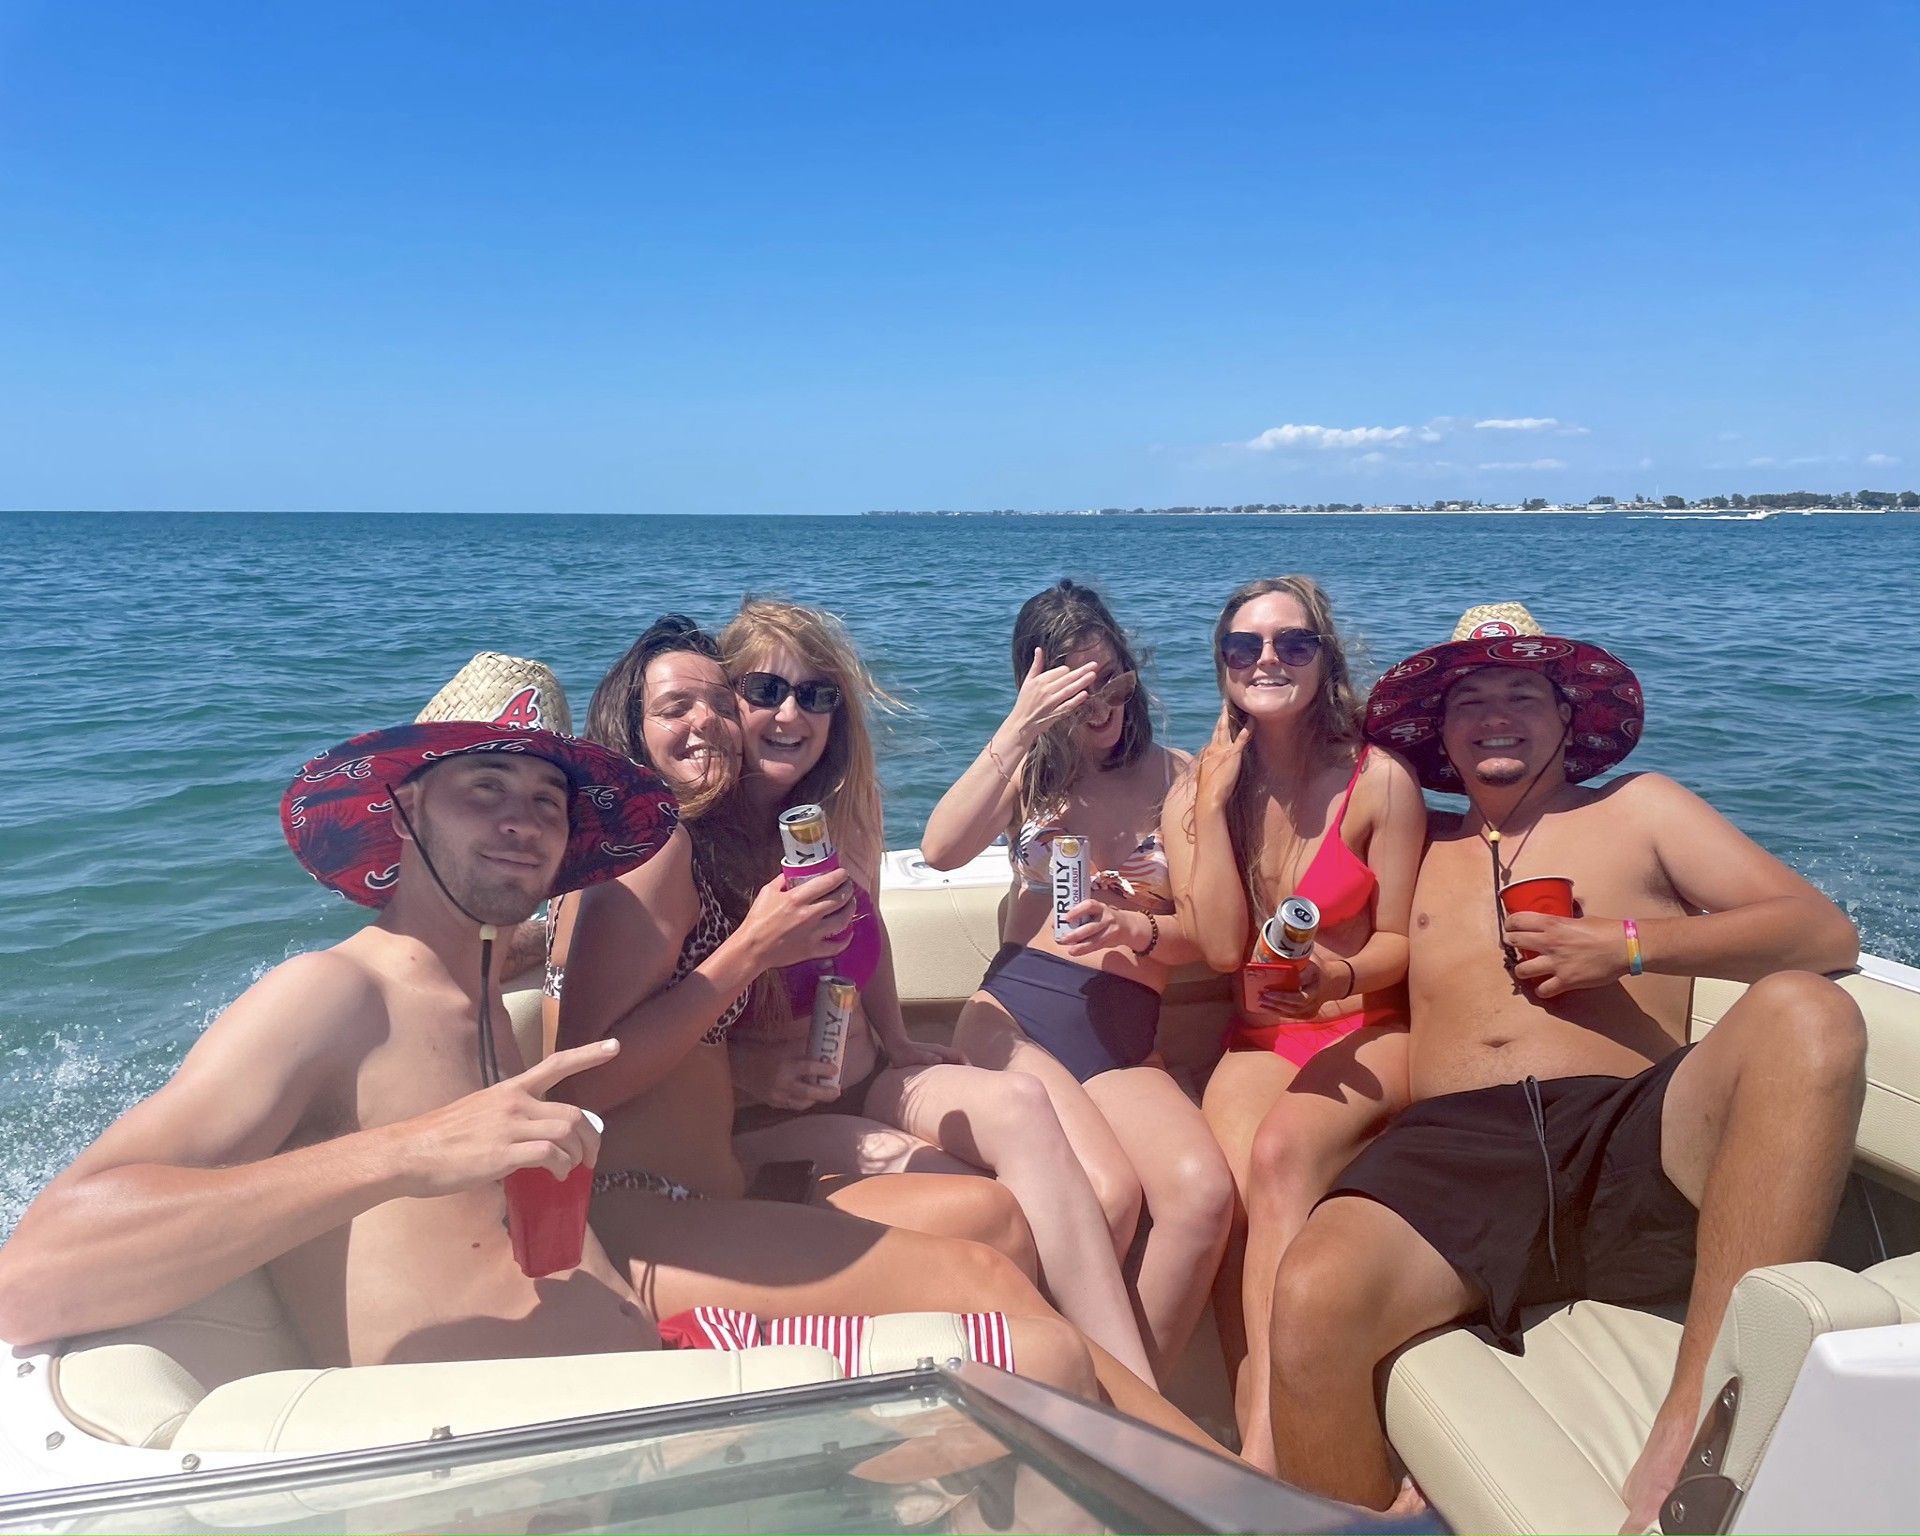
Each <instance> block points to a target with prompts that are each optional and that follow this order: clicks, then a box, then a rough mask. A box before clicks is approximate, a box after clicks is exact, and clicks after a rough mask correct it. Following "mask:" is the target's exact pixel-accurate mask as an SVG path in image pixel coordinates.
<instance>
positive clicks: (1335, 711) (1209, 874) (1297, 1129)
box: [1167, 576, 1426, 1471]
mask: <svg viewBox="0 0 1920 1536" xmlns="http://www.w3.org/2000/svg"><path fill="white" fill-rule="evenodd" d="M1213 649H1214V667H1215V676H1216V678H1217V680H1218V682H1219V686H1220V695H1221V711H1220V720H1219V723H1218V725H1217V726H1216V728H1215V731H1214V736H1213V740H1212V742H1211V743H1210V744H1209V745H1208V746H1207V748H1206V749H1205V750H1204V751H1203V752H1202V753H1201V754H1200V756H1199V758H1198V759H1197V761H1196V763H1195V771H1194V772H1193V773H1192V774H1190V775H1188V776H1187V777H1185V778H1183V779H1182V781H1181V782H1180V784H1178V785H1177V786H1176V787H1175V789H1174V792H1173V793H1172V794H1171V795H1169V796H1168V799H1167V807H1168V816H1167V826H1168V827H1169V828H1172V829H1178V830H1177V835H1176V836H1175V837H1174V838H1173V839H1172V843H1171V846H1170V848H1169V850H1168V851H1169V854H1170V856H1171V861H1172V868H1173V883H1174V893H1175V900H1176V903H1177V905H1178V908H1179V911H1180V914H1181V916H1182V918H1183V919H1184V920H1185V922H1186V923H1187V925H1188V930H1189V931H1190V932H1192V933H1194V934H1195V935H1197V936H1198V942H1199V948H1200V950H1201V952H1202V954H1203V955H1204V956H1205V958H1206V961H1207V963H1208V964H1209V965H1211V966H1212V967H1213V969H1215V970H1216V971H1226V972H1234V973H1237V978H1236V988H1235V990H1236V994H1237V1002H1238V1005H1239V1011H1238V1014H1237V1016H1236V1017H1235V1019H1234V1022H1233V1027H1232V1031H1231V1033H1230V1035H1229V1037H1228V1042H1227V1053H1226V1055H1225V1056H1224V1057H1223V1058H1222V1059H1221V1061H1220V1063H1219V1065H1218V1066H1217V1067H1216V1068H1215V1069H1214V1072H1213V1075H1212V1077H1211V1078H1210V1079H1209V1081H1208V1083H1207V1089H1206V1095H1205V1099H1204V1101H1203V1108H1204V1111H1205V1114H1206V1117H1207V1122H1208V1124H1209V1125H1211V1126H1212V1127H1213V1131H1214V1134H1215V1135H1216V1136H1217V1137H1218V1138H1219V1141H1220V1145H1221V1147H1222V1148H1223V1149H1224V1150H1225V1151H1226V1154H1227V1158H1228V1161H1229V1163H1230V1165H1231V1166H1232V1168H1233V1173H1234V1182H1235V1186H1236V1188H1237V1189H1238V1190H1239V1193H1240V1197H1241V1203H1242V1206H1243V1208H1244V1210H1245V1212H1246V1253H1245V1261H1244V1263H1243V1264H1242V1265H1241V1266H1240V1276H1241V1282H1240V1295H1239V1298H1238V1299H1239V1301H1240V1303H1241V1306H1240V1308H1239V1310H1240V1311H1241V1313H1242V1316H1243V1320H1244V1327H1245V1342H1246V1365H1247V1369H1246V1370H1245V1371H1244V1372H1243V1373H1242V1379H1241V1382H1240V1389H1241V1390H1240V1391H1239V1392H1238V1393H1237V1394H1236V1396H1237V1400H1238V1405H1239V1416H1240V1423H1241V1445H1242V1452H1241V1454H1242V1455H1244V1456H1245V1457H1247V1459H1248V1460H1250V1461H1252V1462H1253V1463H1254V1464H1255V1465H1257V1466H1260V1467H1262V1468H1264V1469H1266V1470H1268V1471H1271V1470H1272V1469H1273V1465H1274V1462H1273V1444H1272V1436H1271V1433H1270V1430H1269V1427H1268V1425H1269V1419H1268V1407H1267V1380H1268V1375H1269V1369H1270V1361H1269V1356H1268V1348H1267V1341H1268V1337H1269V1332H1268V1321H1269V1320H1268V1313H1269V1310H1270V1308H1271V1305H1272V1297H1273V1275H1274V1271H1275V1269H1276V1268H1277V1267H1278V1264H1279V1260H1280V1255H1281V1254H1282V1253H1283V1252H1284V1251H1285V1249H1286V1245H1287V1244H1288V1243H1289V1242H1290V1241H1292V1239H1293V1235H1294V1234H1295V1233H1296V1232H1298V1231H1299V1229H1300V1226H1301V1225H1302V1223H1304V1222H1305V1220H1306V1217H1307V1213H1308V1211H1310V1210H1311V1209H1312V1207H1313V1203H1314V1202H1315V1201H1316V1200H1317V1199H1318V1198H1319V1197H1320V1195H1322V1194H1323V1193H1325V1191H1326V1189H1327V1188H1328V1186H1329V1185H1330V1183H1331V1182H1332V1180H1333V1178H1334V1176H1335V1175H1336V1174H1337V1173H1338V1172H1339V1171H1340V1169H1341V1168H1342V1167H1343V1166H1345V1164H1346V1162H1347V1161H1348V1159H1349V1158H1351V1157H1352V1155H1353V1154H1354V1153H1355V1152H1357V1151H1358V1150H1359V1148H1360V1147H1361V1146H1362V1145H1363V1144H1364V1143H1365V1141H1366V1140H1367V1139H1368V1138H1369V1137H1370V1136H1371V1135H1372V1134H1373V1133H1374V1132H1375V1131H1377V1130H1378V1129H1379V1128H1380V1126H1381V1125H1382V1124H1384V1122H1385V1121H1386V1119H1387V1117H1388V1116H1390V1115H1391V1114H1393V1113H1395V1112H1396V1111H1397V1110H1398V1109H1399V1108H1401V1107H1402V1106H1403V1105H1404V1104H1405V1103H1406V1101H1407V1065H1406V1028H1405V1025H1406V994H1405V981H1406V973H1407V921H1408V914H1409V910H1410V908H1411V905H1412V900H1413V882H1414V876H1415V874H1416V873H1417V871H1418V868H1419V863H1420V850H1421V844H1422V841H1423V839H1424V835H1425V831H1426V808H1425V804H1424V802H1423V801H1422V800H1421V798H1420V788H1419V785H1418V784H1417V783H1416V782H1415V781H1414V777H1413V774H1412V771H1411V770H1410V769H1409V768H1408V767H1407V765H1406V764H1405V763H1403V762H1402V761H1401V760H1400V759H1399V758H1397V757H1395V756H1393V755H1392V754H1391V753H1388V752H1384V751H1380V750H1378V749H1377V748H1368V747H1367V746H1366V744H1365V741H1364V739H1363V738H1362V736H1361V733H1360V704H1359V699H1358V696H1357V695H1356V693H1355V691H1354V687H1353V683H1352V679H1351V676H1350V674H1349V671H1348V665H1347V657H1346V652H1345V650H1344V649H1343V647H1342V645H1341V642H1340V636H1339V632H1338V631H1337V630H1336V629H1335V627H1334V621H1333V610H1332V606H1331V605H1330V604H1329V603H1328V601H1327V598H1326V595H1325V594H1324V593H1323V592H1322V591H1321V590H1320V588H1319V586H1318V585H1317V584H1316V583H1315V582H1314V581H1312V580H1311V579H1310V578H1308V577H1305V576H1281V577H1274V578H1270V579H1267V580H1262V581H1254V582H1249V583H1248V584H1247V585H1246V586H1243V587H1241V588H1240V589H1239V590H1238V591H1236V592H1235V593H1234V594H1233V595H1232V596H1231V597H1229V598H1228V599H1227V601H1226V605H1225V606H1224V607H1223V608H1222V609H1221V611H1220V617H1219V620H1218V622H1217V623H1216V624H1215V625H1214V631H1213ZM1290 896H1304V897H1306V898H1307V899H1308V900H1310V901H1312V902H1313V903H1314V904H1315V906H1316V908H1317V909H1318V912H1319V932H1318V935H1317V938H1316V941H1315V944H1314V947H1313V951H1312V954H1311V956H1310V957H1308V959H1307V962H1306V964H1305V965H1304V967H1302V968H1301V970H1300V973H1299V975H1298V979H1297V982H1296V983H1295V984H1294V985H1292V986H1285V985H1280V986H1275V985H1263V984H1262V978H1261V973H1260V972H1259V971H1258V970H1257V969H1254V970H1248V969H1247V966H1248V960H1249V953H1250V951H1251V950H1252V947H1253V942H1254V938H1255V935H1256V934H1257V933H1258V932H1259V931H1260V928H1261V925H1262V924H1263V923H1264V922H1265V921H1266V920H1267V919H1268V918H1269V917H1271V916H1272V915H1273V913H1274V911H1275V910H1276V908H1278V907H1279V905H1280V904H1281V903H1282V902H1283V901H1285V900H1286V899H1287V898H1288V897H1290ZM1231 1268H1232V1267H1231V1266H1229V1270H1228V1272H1229V1273H1231ZM1234 1299H1235V1298H1232V1297H1228V1298H1224V1300H1225V1301H1226V1303H1227V1305H1225V1306H1223V1308H1222V1311H1223V1313H1225V1314H1226V1315H1227V1316H1228V1317H1229V1318H1230V1317H1231V1314H1232V1312H1233V1311H1234V1310H1235V1309H1234V1307H1233V1306H1232V1304H1231V1303H1232V1301H1233V1300H1234ZM1228 1343H1229V1350H1228V1353H1229V1356H1230V1357H1232V1356H1234V1355H1237V1354H1238V1353H1239V1351H1238V1350H1237V1349H1234V1348H1233V1347H1232V1344H1233V1341H1232V1340H1231V1339H1229V1340H1228Z"/></svg>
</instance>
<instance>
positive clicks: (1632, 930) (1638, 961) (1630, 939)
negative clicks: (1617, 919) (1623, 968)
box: [1620, 917, 1647, 976]
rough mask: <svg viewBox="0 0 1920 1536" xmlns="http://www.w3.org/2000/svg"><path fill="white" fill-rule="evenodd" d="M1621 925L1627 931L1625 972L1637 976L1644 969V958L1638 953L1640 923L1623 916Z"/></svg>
mask: <svg viewBox="0 0 1920 1536" xmlns="http://www.w3.org/2000/svg"><path fill="white" fill-rule="evenodd" d="M1620 926H1621V927H1623V928H1625V929H1626V931H1627V974H1628V975H1629V976H1639V975H1641V974H1642V973H1644V972H1645V970H1646V968H1647V967H1646V959H1645V957H1644V956H1643V955H1642V954H1641V953H1640V925H1639V924H1638V923H1636V922H1635V921H1634V920H1633V919H1632V918H1630V917H1629V918H1625V919H1623V920H1622V922H1621V925H1620Z"/></svg>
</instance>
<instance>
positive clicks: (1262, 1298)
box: [1240, 1025, 1407, 1472]
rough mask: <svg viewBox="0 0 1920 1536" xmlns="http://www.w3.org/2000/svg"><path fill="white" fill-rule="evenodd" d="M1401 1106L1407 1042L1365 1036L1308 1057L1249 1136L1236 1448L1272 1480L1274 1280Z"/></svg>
mask: <svg viewBox="0 0 1920 1536" xmlns="http://www.w3.org/2000/svg"><path fill="white" fill-rule="evenodd" d="M1406 1103H1407V1032H1406V1031H1405V1030H1404V1029H1399V1028H1394V1027H1390V1026H1384V1025H1380V1026H1372V1027H1369V1028H1365V1029H1359V1030H1356V1031H1354V1033H1353V1034H1351V1035H1349V1036H1348V1037H1347V1038H1346V1039H1344V1040H1340V1041H1336V1042H1335V1043H1334V1044H1332V1045H1330V1046H1328V1047H1326V1048H1325V1049H1324V1050H1322V1051H1320V1052H1318V1053H1317V1054H1315V1056H1314V1057H1313V1059H1312V1060H1311V1061H1309V1062H1308V1063H1307V1064H1306V1065H1305V1066H1304V1067H1302V1068H1301V1069H1300V1070H1299V1072H1298V1074H1297V1075H1296V1076H1295V1077H1294V1079H1293V1081H1292V1083H1290V1084H1289V1085H1288V1087H1287V1090H1286V1092H1284V1093H1282V1094H1281V1095H1280V1096H1279V1098H1278V1100H1277V1101H1276V1102H1275V1103H1274V1106H1273V1108H1272V1109H1270V1110H1269V1111H1268V1112H1267V1115H1266V1118H1265V1119H1263V1120H1262V1121H1261V1122H1260V1128H1259V1129H1258V1130H1257V1131H1256V1132H1255V1133H1254V1138H1253V1149H1252V1153H1251V1164H1250V1176H1249V1179H1248V1189H1247V1259H1246V1268H1245V1271H1244V1274H1243V1278H1242V1282H1241V1284H1242V1295H1243V1296H1244V1297H1245V1306H1246V1319H1247V1374H1248V1377H1249V1381H1248V1388H1249V1390H1248V1404H1249V1411H1248V1414H1247V1420H1246V1423H1245V1424H1244V1425H1242V1427H1241V1440H1240V1443H1241V1447H1242V1454H1243V1455H1244V1456H1245V1457H1246V1458H1247V1460H1248V1461H1250V1462H1251V1463H1252V1464H1253V1465H1254V1466H1256V1467H1258V1468H1259V1469H1260V1470H1261V1471H1263V1472H1272V1471H1274V1470H1275V1469H1274V1465H1273V1461H1272V1453H1273V1425H1272V1423H1271V1422H1270V1420H1269V1419H1268V1417H1267V1402H1268V1398H1269V1395H1270V1394H1269V1381H1270V1379H1271V1375H1272V1361H1271V1359H1270V1356H1269V1354H1268V1348H1267V1342H1268V1334H1267V1327H1268V1322H1269V1319H1270V1317H1271V1314H1272V1311H1273V1276H1274V1271H1275V1270H1277V1269H1278V1268H1279V1267H1280V1256H1281V1255H1282V1254H1284V1253H1285V1252H1286V1251H1287V1245H1288V1244H1289V1243H1291V1242H1292V1241H1293V1239H1294V1238H1295V1236H1297V1235H1298V1233H1299V1231H1300V1229H1301V1228H1302V1227H1303V1226H1305V1225H1306V1221H1307V1216H1308V1214H1309V1213H1310V1212H1311V1211H1312V1210H1313V1206H1314V1202H1315V1201H1317V1200H1318V1199H1319V1198H1320V1197H1321V1196H1322V1195H1324V1194H1325V1193H1326V1192H1327V1191H1328V1190H1329V1189H1330V1188H1331V1187H1332V1186H1333V1181H1334V1179H1335V1178H1337V1177H1338V1176H1339V1174H1340V1171H1341V1170H1342V1169H1343V1168H1345V1167H1346V1166H1347V1164H1348V1163H1350V1162H1352V1161H1353V1159H1354V1157H1355V1156H1356V1155H1357V1154H1358V1153H1359V1151H1360V1149H1361V1148H1362V1147H1364V1146H1365V1145H1366V1144H1367V1143H1368V1142H1369V1141H1371V1140H1372V1139H1373V1138H1374V1137H1375V1136H1376V1135H1378V1134H1379V1132H1380V1130H1381V1128H1382V1127H1383V1126H1385V1125H1386V1123H1387V1121H1388V1119H1389V1118H1390V1117H1391V1116H1393V1115H1396V1114H1398V1113H1399V1112H1400V1111H1401V1110H1402V1109H1404V1108H1405V1107H1406Z"/></svg>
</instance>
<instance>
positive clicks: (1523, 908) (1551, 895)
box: [1500, 875, 1573, 960]
mask: <svg viewBox="0 0 1920 1536" xmlns="http://www.w3.org/2000/svg"><path fill="white" fill-rule="evenodd" d="M1500 907H1501V910H1502V911H1504V912H1505V913H1506V914H1507V915H1508V916H1509V917H1511V916H1512V915H1513V914H1514V913H1515V912H1544V913H1545V914H1546V915H1547V916H1548V917H1572V916H1573V882H1572V881H1571V880H1569V879H1568V878H1567V877H1566V876H1565V875H1535V876H1534V877H1533V878H1532V879H1530V880H1516V881H1514V882H1513V883H1512V884H1511V885H1504V886H1502V887H1501V888H1500ZM1520 958H1521V959H1522V960H1532V959H1534V958H1536V956H1535V952H1534V951H1532V950H1529V949H1523V950H1521V951H1520Z"/></svg>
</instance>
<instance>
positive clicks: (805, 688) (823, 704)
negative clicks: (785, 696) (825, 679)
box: [793, 683, 840, 715]
mask: <svg viewBox="0 0 1920 1536" xmlns="http://www.w3.org/2000/svg"><path fill="white" fill-rule="evenodd" d="M793 696H794V698H795V699H797V700H799V702H800V707H801V708H802V709H804V710H805V711H806V712H807V713H808V714H810V715H830V714H832V713H833V712H834V711H835V710H836V709H838V708H839V707H840V686H839V684H837V683H801V684H799V685H798V686H797V687H796V688H795V689H794V690H793Z"/></svg>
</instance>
